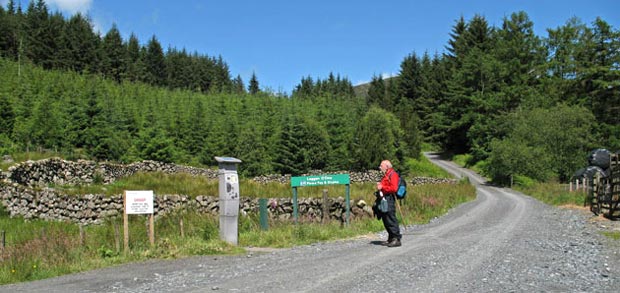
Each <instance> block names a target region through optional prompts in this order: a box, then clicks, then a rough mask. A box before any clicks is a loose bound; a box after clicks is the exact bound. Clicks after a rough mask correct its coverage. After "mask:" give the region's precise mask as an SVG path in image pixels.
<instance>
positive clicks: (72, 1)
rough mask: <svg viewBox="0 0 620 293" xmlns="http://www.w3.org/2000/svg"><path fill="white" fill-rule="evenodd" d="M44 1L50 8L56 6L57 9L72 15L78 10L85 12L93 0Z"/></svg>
mask: <svg viewBox="0 0 620 293" xmlns="http://www.w3.org/2000/svg"><path fill="white" fill-rule="evenodd" d="M45 3H47V5H49V7H50V8H57V9H58V10H61V11H63V12H68V13H69V14H71V15H73V14H75V13H78V12H80V13H82V14H86V13H87V12H88V11H89V10H90V7H91V6H92V4H93V0H47V1H45ZM50 10H54V9H50Z"/></svg>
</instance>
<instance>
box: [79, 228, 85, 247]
mask: <svg viewBox="0 0 620 293" xmlns="http://www.w3.org/2000/svg"><path fill="white" fill-rule="evenodd" d="M79 227H80V246H84V243H85V240H84V238H86V237H85V236H84V226H83V225H80V226H79Z"/></svg>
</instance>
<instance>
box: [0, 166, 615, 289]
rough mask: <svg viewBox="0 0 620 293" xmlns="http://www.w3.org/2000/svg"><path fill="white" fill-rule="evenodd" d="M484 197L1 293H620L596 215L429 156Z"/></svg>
mask: <svg viewBox="0 0 620 293" xmlns="http://www.w3.org/2000/svg"><path fill="white" fill-rule="evenodd" d="M429 157H430V158H431V159H432V161H433V162H435V163H436V164H438V165H439V166H441V167H443V168H445V169H447V170H449V172H451V173H453V174H455V175H456V176H458V177H462V176H467V177H469V178H470V181H471V182H472V183H473V184H475V185H476V187H477V199H476V200H475V201H472V202H469V203H466V204H463V205H461V206H459V207H458V208H456V209H453V210H451V211H450V212H449V213H448V214H446V215H445V216H443V217H441V218H438V219H435V220H433V221H432V222H431V223H429V224H426V225H415V226H409V227H405V228H406V229H404V231H402V232H403V234H404V235H403V246H402V247H396V248H388V247H385V246H381V245H379V242H380V241H381V240H384V239H385V238H386V235H385V234H384V233H381V234H378V235H373V236H368V237H362V238H357V239H351V240H342V241H335V242H328V243H317V244H313V245H307V246H299V247H294V248H290V249H277V250H268V251H258V250H249V252H248V253H247V254H246V255H243V256H208V257H192V258H186V259H180V260H157V261H148V262H142V263H134V264H129V265H122V266H117V267H112V268H106V269H100V270H94V271H89V272H84V273H79V274H73V275H67V276H62V277H57V278H52V279H47V280H41V281H35V282H28V283H21V284H15V285H8V286H0V292H47V293H52V292H217V291H222V292H230V291H233V292H525V291H527V292H620V244H619V241H617V240H616V241H613V240H610V239H607V238H606V237H604V236H602V235H601V234H600V233H599V231H600V230H601V229H618V228H614V227H618V225H617V224H618V223H616V222H601V221H593V220H594V218H595V217H593V216H592V214H591V213H589V212H587V211H582V210H575V209H562V208H555V207H551V206H548V205H545V204H542V203H540V202H538V201H536V200H534V199H532V198H530V197H528V196H525V195H522V194H520V193H518V192H515V191H513V190H510V189H505V188H498V187H493V186H490V185H486V184H485V182H484V180H483V179H482V178H480V177H479V176H478V175H476V174H474V173H473V172H471V171H468V170H466V169H462V168H459V167H457V166H455V165H453V164H452V163H450V162H447V161H442V160H440V159H439V158H437V157H436V156H433V155H429Z"/></svg>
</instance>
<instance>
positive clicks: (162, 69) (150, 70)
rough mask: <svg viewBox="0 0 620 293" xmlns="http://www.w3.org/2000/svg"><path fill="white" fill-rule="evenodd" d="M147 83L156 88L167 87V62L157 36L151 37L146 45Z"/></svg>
mask: <svg viewBox="0 0 620 293" xmlns="http://www.w3.org/2000/svg"><path fill="white" fill-rule="evenodd" d="M144 65H145V69H146V70H145V81H146V82H147V83H149V84H151V85H154V86H165V85H166V77H167V71H166V62H165V57H164V51H163V49H162V47H161V44H160V43H159V41H158V40H157V38H156V37H155V36H153V37H151V39H150V40H149V42H148V44H147V45H146V54H145V55H144Z"/></svg>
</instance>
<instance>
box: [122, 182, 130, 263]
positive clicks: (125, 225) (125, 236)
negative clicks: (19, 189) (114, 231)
mask: <svg viewBox="0 0 620 293" xmlns="http://www.w3.org/2000/svg"><path fill="white" fill-rule="evenodd" d="M128 218H129V217H128V216H127V191H123V243H124V245H123V247H124V250H125V253H127V252H129V219H128Z"/></svg>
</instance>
